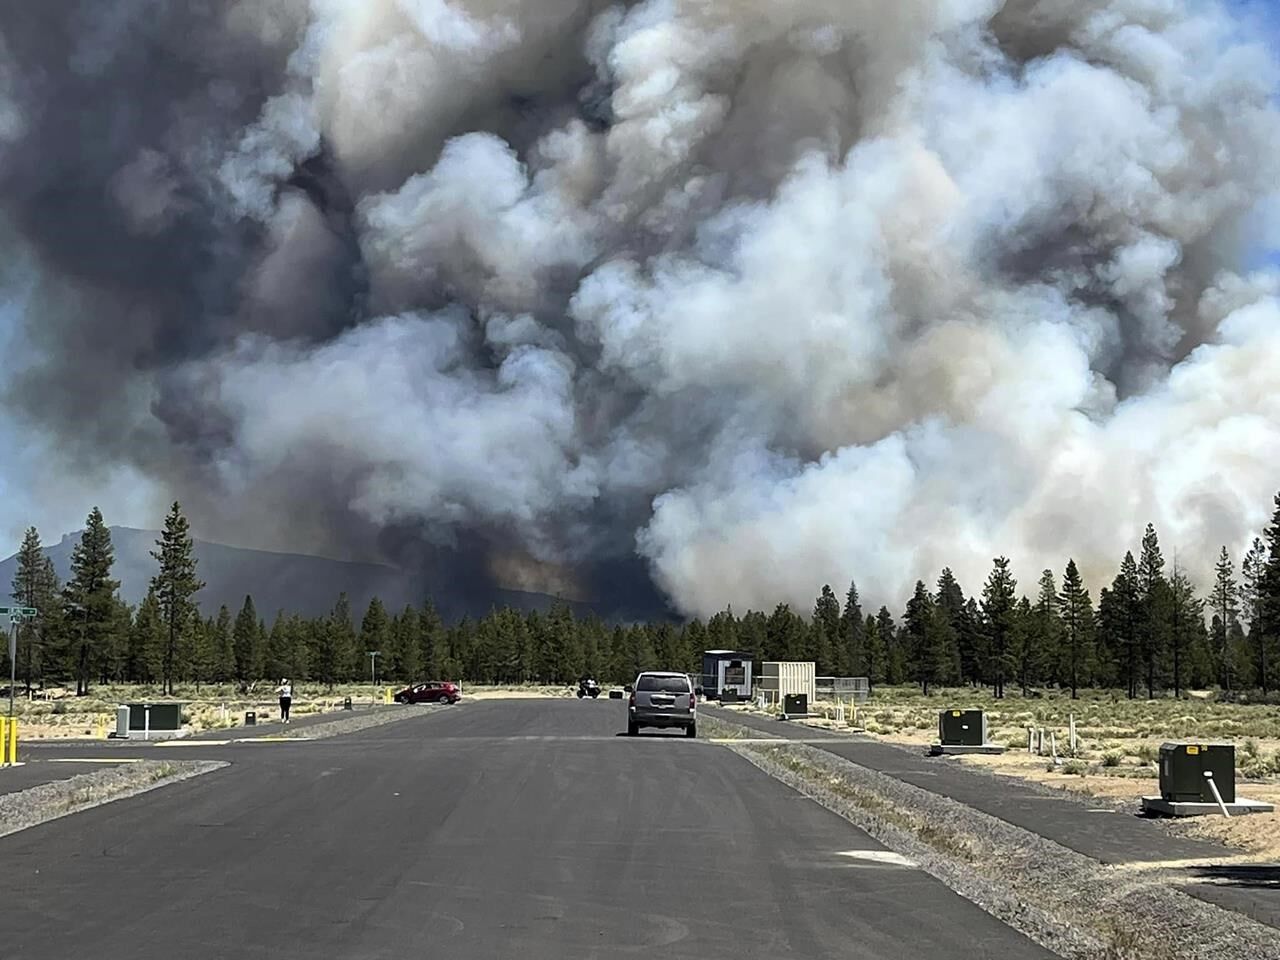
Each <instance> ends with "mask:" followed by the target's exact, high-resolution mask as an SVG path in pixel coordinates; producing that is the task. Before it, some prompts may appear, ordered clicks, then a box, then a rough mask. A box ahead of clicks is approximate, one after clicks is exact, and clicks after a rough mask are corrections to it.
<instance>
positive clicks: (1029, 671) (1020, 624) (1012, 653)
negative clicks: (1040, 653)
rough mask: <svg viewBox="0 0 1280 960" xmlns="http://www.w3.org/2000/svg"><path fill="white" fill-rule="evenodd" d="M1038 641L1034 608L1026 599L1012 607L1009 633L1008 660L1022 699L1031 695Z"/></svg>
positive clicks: (1020, 599) (1020, 600)
mask: <svg viewBox="0 0 1280 960" xmlns="http://www.w3.org/2000/svg"><path fill="white" fill-rule="evenodd" d="M1038 643H1039V640H1038V638H1037V633H1036V617H1035V608H1034V607H1032V606H1031V601H1030V600H1029V599H1027V598H1026V597H1020V598H1019V599H1018V602H1017V603H1015V604H1014V605H1013V630H1012V631H1010V633H1009V660H1010V662H1011V664H1012V668H1013V669H1014V670H1015V671H1016V672H1017V676H1018V685H1019V687H1021V689H1022V695H1023V696H1024V697H1027V696H1030V695H1031V682H1032V679H1033V675H1034V671H1035V665H1036V661H1037V655H1036V649H1037V644H1038Z"/></svg>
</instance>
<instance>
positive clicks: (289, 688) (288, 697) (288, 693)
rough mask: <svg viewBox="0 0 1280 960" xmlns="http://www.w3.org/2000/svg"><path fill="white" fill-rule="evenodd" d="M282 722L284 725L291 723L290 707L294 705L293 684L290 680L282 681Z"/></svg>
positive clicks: (280, 691) (280, 690) (280, 692)
mask: <svg viewBox="0 0 1280 960" xmlns="http://www.w3.org/2000/svg"><path fill="white" fill-rule="evenodd" d="M278 692H279V694H280V720H281V722H282V723H288V722H289V707H290V706H291V705H292V704H293V684H291V683H290V682H289V681H288V679H283V680H281V681H280V689H279V691H278Z"/></svg>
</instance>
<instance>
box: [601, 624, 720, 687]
mask: <svg viewBox="0 0 1280 960" xmlns="http://www.w3.org/2000/svg"><path fill="white" fill-rule="evenodd" d="M597 635H598V631H597V630H595V629H590V630H584V631H583V634H582V636H583V653H584V657H585V663H586V674H587V676H589V677H594V676H595V675H596V673H595V670H594V669H593V668H592V666H591V664H592V662H593V657H592V652H591V651H592V649H593V646H594V643H593V641H592V638H593V637H595V636H597ZM706 649H707V628H706V627H704V626H703V625H702V621H701V620H699V619H698V618H697V617H694V618H693V619H692V620H690V621H689V622H688V623H687V624H685V628H684V631H683V632H682V633H681V635H680V650H681V653H683V654H684V657H685V662H684V664H683V665H682V666H681V667H679V668H678V669H681V670H686V671H688V672H689V673H691V674H693V675H694V676H697V675H698V674H699V672H700V671H701V670H702V653H703V651H704V650H706Z"/></svg>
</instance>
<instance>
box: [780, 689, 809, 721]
mask: <svg viewBox="0 0 1280 960" xmlns="http://www.w3.org/2000/svg"><path fill="white" fill-rule="evenodd" d="M782 712H783V713H785V714H786V715H787V716H789V717H807V716H808V715H809V695H808V694H807V693H788V694H787V695H786V696H785V697H783V699H782Z"/></svg>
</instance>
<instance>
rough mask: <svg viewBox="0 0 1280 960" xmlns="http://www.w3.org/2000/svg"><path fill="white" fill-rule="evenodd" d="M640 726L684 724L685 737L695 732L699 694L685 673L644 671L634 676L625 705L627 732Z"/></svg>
mask: <svg viewBox="0 0 1280 960" xmlns="http://www.w3.org/2000/svg"><path fill="white" fill-rule="evenodd" d="M641 727H683V728H684V735H685V736H686V737H696V736H697V735H698V696H697V693H696V691H695V690H694V687H693V684H692V683H691V682H690V681H689V677H688V675H687V674H684V673H661V672H658V671H645V672H644V673H641V674H640V675H639V676H638V677H636V682H635V683H634V684H633V685H632V688H631V699H630V702H629V704H628V706H627V733H628V734H630V735H631V736H633V737H634V736H635V735H636V734H637V733H639V732H640V728H641Z"/></svg>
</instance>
